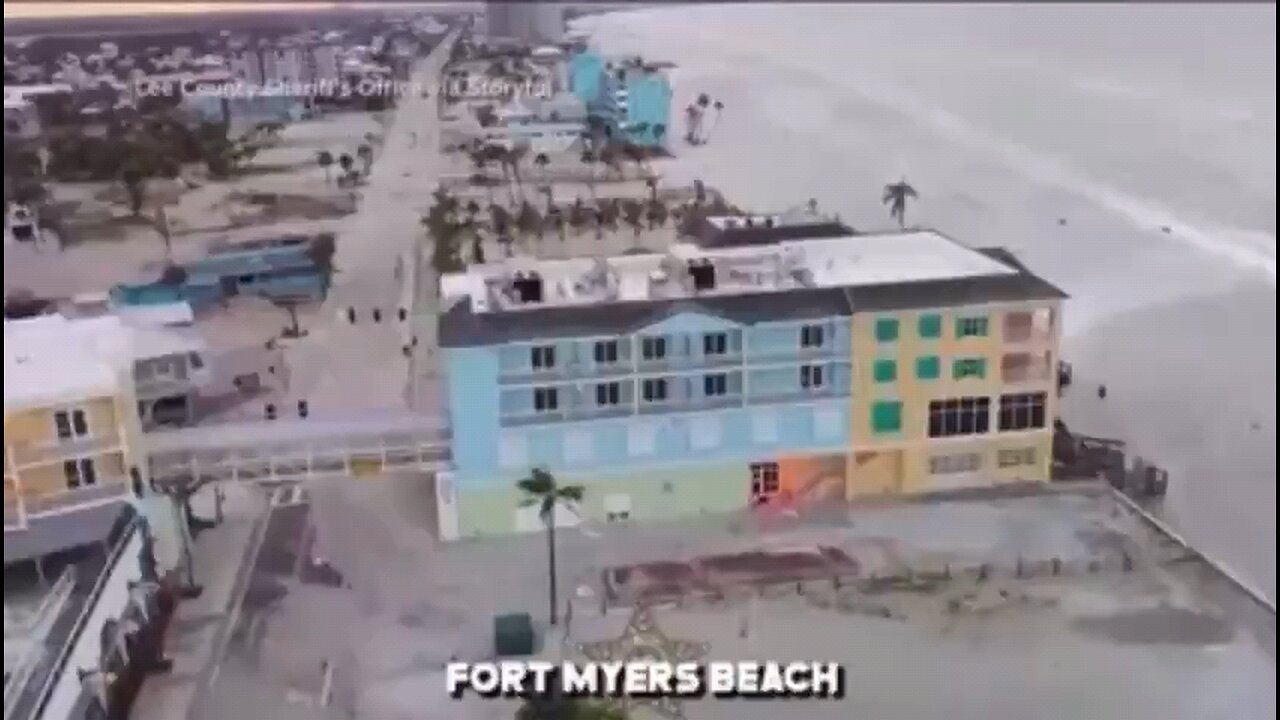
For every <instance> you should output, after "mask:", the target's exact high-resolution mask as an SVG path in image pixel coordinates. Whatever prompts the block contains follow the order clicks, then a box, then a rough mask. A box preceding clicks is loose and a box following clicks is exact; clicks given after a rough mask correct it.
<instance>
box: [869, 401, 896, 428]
mask: <svg viewBox="0 0 1280 720" xmlns="http://www.w3.org/2000/svg"><path fill="white" fill-rule="evenodd" d="M901 430H902V403H900V402H898V401H896V400H882V401H879V402H875V403H872V405H871V431H872V432H874V433H877V434H878V433H896V432H900V431H901Z"/></svg>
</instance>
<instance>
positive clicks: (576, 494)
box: [556, 485, 587, 503]
mask: <svg viewBox="0 0 1280 720" xmlns="http://www.w3.org/2000/svg"><path fill="white" fill-rule="evenodd" d="M586 492H587V491H586V488H584V487H582V486H581V485H565V486H563V487H558V488H556V497H557V498H559V499H560V500H564V501H568V502H575V503H579V502H582V496H583V495H585V494H586Z"/></svg>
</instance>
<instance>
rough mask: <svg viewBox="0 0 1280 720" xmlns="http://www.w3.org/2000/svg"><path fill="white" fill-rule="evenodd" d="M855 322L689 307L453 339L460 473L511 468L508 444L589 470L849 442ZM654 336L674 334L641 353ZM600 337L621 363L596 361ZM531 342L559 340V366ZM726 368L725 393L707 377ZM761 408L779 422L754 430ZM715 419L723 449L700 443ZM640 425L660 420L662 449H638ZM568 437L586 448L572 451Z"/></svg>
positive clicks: (475, 476)
mask: <svg viewBox="0 0 1280 720" xmlns="http://www.w3.org/2000/svg"><path fill="white" fill-rule="evenodd" d="M806 324H809V325H818V326H821V327H822V328H823V330H822V332H823V344H822V345H821V346H820V347H816V348H801V347H800V337H801V327H802V326H803V325H806ZM848 326H849V323H848V318H832V319H830V320H825V321H820V322H810V323H767V324H760V325H756V326H749V327H744V326H742V325H739V324H737V323H734V322H731V321H728V320H724V319H722V318H718V317H712V316H707V315H702V314H698V313H682V314H679V315H675V316H673V317H670V318H667V319H665V320H663V321H661V322H659V323H655V324H654V325H651V326H649V327H646V328H643V329H641V330H639V331H637V332H636V333H635V334H633V335H624V336H618V337H612V338H610V337H591V338H556V339H549V340H546V341H533V342H522V343H511V344H508V345H502V346H495V347H480V348H446V349H445V362H446V367H447V369H448V375H447V377H448V393H449V408H450V414H451V419H452V423H453V434H454V462H455V463H456V465H457V469H458V477H459V479H460V481H462V482H482V481H485V480H490V479H493V478H495V477H498V476H505V475H509V474H510V472H511V470H512V467H506V468H504V467H503V458H504V457H506V458H507V460H508V461H509V460H510V455H511V453H516V455H517V456H518V457H519V458H520V460H519V462H517V463H516V465H519V466H521V467H523V468H525V469H527V467H529V466H531V465H539V464H545V465H547V466H549V467H551V468H559V469H565V468H573V469H579V470H580V469H583V468H590V467H602V468H603V467H609V468H615V467H627V466H637V465H651V464H655V463H661V462H678V461H681V460H685V461H688V460H717V459H719V460H723V459H729V458H732V459H743V460H744V461H749V460H751V459H753V458H761V457H766V456H769V455H770V454H775V453H777V452H779V451H781V450H787V451H793V452H798V451H809V450H812V451H821V450H824V449H838V448H843V447H845V446H847V444H848V438H849V436H850V425H849V423H850V417H849V403H848V400H847V398H848V396H849V393H850V387H851V382H850V380H851V372H850V360H849V348H850V343H849V337H848ZM708 333H711V334H724V336H725V339H726V353H725V354H724V355H712V356H707V355H705V353H704V351H705V344H704V341H703V337H704V336H705V335H706V334H708ZM657 337H661V338H664V339H665V341H666V345H667V351H668V352H667V357H666V358H664V359H663V360H661V361H654V362H650V363H644V362H643V361H642V360H641V359H640V355H641V352H640V348H641V347H642V340H643V338H657ZM597 341H614V342H616V343H617V348H618V361H617V362H616V363H606V364H604V365H603V366H602V365H600V364H598V363H596V361H595V352H594V348H595V343H596V342H597ZM534 347H554V348H555V365H554V366H553V367H551V368H544V369H535V368H533V367H532V364H531V360H532V349H533V348H534ZM633 355H634V356H635V359H634V361H633ZM637 363H638V364H637ZM804 365H808V366H811V367H812V366H820V367H821V368H822V374H823V382H822V385H821V387H820V388H805V387H803V386H802V384H801V367H802V366H804ZM637 368H638V369H637ZM719 374H724V375H725V392H724V394H723V395H718V394H713V395H712V396H708V395H707V393H706V382H705V377H706V376H707V375H719ZM646 378H665V379H666V381H667V394H666V395H667V399H666V402H665V403H656V404H655V403H648V402H646V401H645V400H644V398H643V391H642V388H643V383H644V380H645V379H646ZM613 382H617V383H618V384H619V403H618V405H617V406H608V407H601V406H599V405H598V404H597V402H596V386H597V385H598V384H600V383H613ZM539 388H555V389H556V395H557V398H556V399H557V407H556V409H555V410H554V411H552V412H541V413H540V412H536V411H535V407H534V393H535V390H536V389H539ZM633 413H635V414H633ZM620 415H621V416H623V417H619V416H620ZM758 417H760V418H766V419H765V420H764V421H761V422H764V423H765V425H766V426H768V427H770V428H772V429H771V430H770V431H760V432H757V430H758V429H759V428H758V427H757V423H758V421H757V418H758ZM768 418H772V419H771V420H769V419H768ZM709 424H710V425H715V426H716V427H718V428H719V435H720V441H719V442H718V443H716V444H715V446H714V447H702V446H699V445H698V444H697V442H695V435H699V433H704V434H703V435H699V436H700V437H705V432H709V431H707V430H706V428H707V427H708V426H709ZM635 427H645V428H653V432H654V433H656V436H655V447H656V449H657V451H656V453H655V454H654V455H651V456H649V455H643V454H639V455H637V454H636V453H633V452H632V451H631V448H630V440H629V438H630V436H631V432H632V430H631V429H632V428H635ZM698 428H702V429H701V430H699V429H698ZM770 436H773V439H771V437H770ZM566 442H570V443H572V444H573V446H574V447H575V448H577V449H576V450H575V451H567V450H566ZM584 447H585V448H586V449H584ZM504 448H505V451H504ZM512 448H516V450H513V449H512ZM569 452H578V453H585V456H587V457H589V460H585V461H584V460H581V459H577V460H575V459H574V458H571V457H569V455H568V454H567V453H569ZM508 464H510V463H508Z"/></svg>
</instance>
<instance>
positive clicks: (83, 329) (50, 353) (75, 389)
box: [4, 315, 204, 413]
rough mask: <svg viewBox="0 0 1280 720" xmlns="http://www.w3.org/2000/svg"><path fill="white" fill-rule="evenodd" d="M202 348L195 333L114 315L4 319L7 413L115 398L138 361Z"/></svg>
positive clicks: (5, 404) (5, 399) (5, 398)
mask: <svg viewBox="0 0 1280 720" xmlns="http://www.w3.org/2000/svg"><path fill="white" fill-rule="evenodd" d="M203 349H204V344H203V342H202V341H201V340H200V338H199V336H198V335H196V334H195V333H194V331H190V330H184V329H179V328H166V327H158V326H154V325H147V324H146V323H142V322H140V323H137V324H133V323H127V322H125V321H124V320H123V319H121V318H120V317H117V316H114V315H104V316H100V317H90V318H75V319H70V318H67V317H64V316H62V315H43V316H40V317H34V318H27V319H22V320H6V321H5V322H4V409H5V412H6V413H9V412H12V411H19V410H26V409H31V408H38V407H47V406H49V405H56V404H59V403H65V402H74V401H77V400H82V399H85V398H92V397H109V396H113V395H116V394H118V393H119V392H120V391H121V389H122V384H123V383H125V382H127V377H128V376H129V373H130V371H131V370H132V364H133V362H134V361H135V360H139V359H145V358H153V357H161V356H164V355H170V354H175V353H185V352H193V351H195V352H198V351H201V350H203Z"/></svg>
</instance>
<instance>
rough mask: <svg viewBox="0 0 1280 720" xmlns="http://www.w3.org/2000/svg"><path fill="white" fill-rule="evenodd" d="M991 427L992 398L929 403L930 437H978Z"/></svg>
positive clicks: (968, 398)
mask: <svg viewBox="0 0 1280 720" xmlns="http://www.w3.org/2000/svg"><path fill="white" fill-rule="evenodd" d="M990 427H991V398H985V397H962V398H953V399H950V400H934V401H933V402H931V403H929V437H954V436H956V435H977V434H980V433H985V432H987V430H988V429H990Z"/></svg>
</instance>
